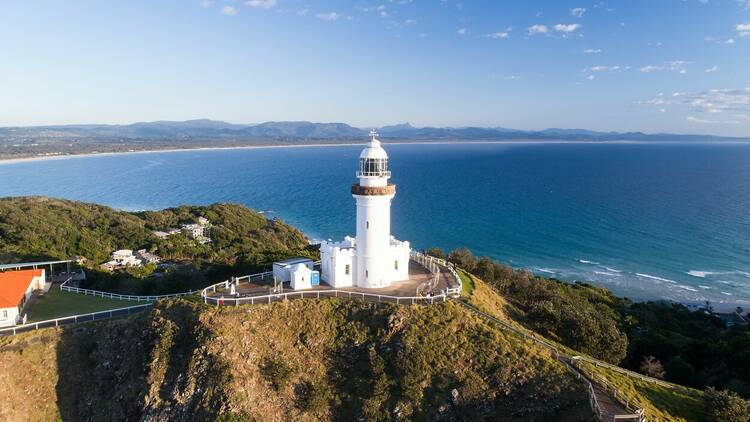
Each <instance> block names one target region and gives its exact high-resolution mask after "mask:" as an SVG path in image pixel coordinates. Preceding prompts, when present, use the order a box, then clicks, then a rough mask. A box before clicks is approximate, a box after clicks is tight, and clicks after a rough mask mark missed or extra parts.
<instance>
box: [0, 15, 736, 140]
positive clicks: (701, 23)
mask: <svg viewBox="0 0 750 422" xmlns="http://www.w3.org/2000/svg"><path fill="white" fill-rule="evenodd" d="M0 57H2V65H1V66H0V125H3V126H8V125H36V124H61V123H129V122H134V121H151V120H186V119H195V118H211V119H217V120H226V121H230V122H236V123H256V122H263V121H269V120H310V121H318V122H329V121H337V122H338V121H341V122H346V123H350V124H353V125H356V126H361V127H370V126H380V125H384V124H393V123H400V122H411V123H412V124H414V125H417V126H426V125H430V126H467V125H478V126H493V127H494V126H503V127H511V128H519V129H543V128H547V127H563V128H588V129H595V130H617V131H635V130H640V131H647V132H677V133H713V134H722V135H740V136H750V0H741V1H738V0H703V1H701V0H649V1H642V0H618V1H615V0H611V1H533V0H525V1H501V0H495V1H490V0H486V1H485V0H471V1H469V0H464V1H455V0H381V1H359V0H353V1H343V0H342V1H302V0H248V1H240V0H237V1H230V0H215V1H201V0H161V1H153V0H150V1H139V0H131V1H94V0H90V1H62V0H49V1H35V0H23V1H16V0H4V1H3V2H1V3H0Z"/></svg>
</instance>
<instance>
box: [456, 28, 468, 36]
mask: <svg viewBox="0 0 750 422" xmlns="http://www.w3.org/2000/svg"><path fill="white" fill-rule="evenodd" d="M468 32H469V31H468V30H467V29H466V28H458V29H457V30H456V34H458V35H466V34H467V33H468Z"/></svg>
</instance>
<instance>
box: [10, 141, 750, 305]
mask: <svg viewBox="0 0 750 422" xmlns="http://www.w3.org/2000/svg"><path fill="white" fill-rule="evenodd" d="M388 144H389V145H420V144H425V145H494V144H499V145H537V144H539V145H545V144H547V145H562V144H571V145H583V144H595V145H607V144H610V145H616V144H620V145H623V144H634V145H646V144H654V145H658V144H661V145H664V144H667V145H675V144H683V145H684V144H687V145H698V144H717V145H721V144H745V143H741V142H653V141H606V142H590V141H564V140H544V141H524V140H516V141H395V142H390V143H388ZM358 145H362V144H361V143H356V142H341V143H310V144H288V145H247V146H230V147H221V146H217V147H197V148H168V149H154V150H138V151H117V152H92V153H83V154H67V155H50V156H35V157H19V158H9V159H0V165H2V164H6V163H7V164H15V163H24V162H38V161H47V160H64V159H74V158H86V157H95V156H102V155H104V156H111V155H122V154H151V153H179V152H202V151H224V150H243V149H244V150H254V149H281V148H328V147H339V146H340V147H352V146H358ZM307 234H308V233H306V235H307ZM308 237H310V236H308ZM527 269H528V270H530V271H533V270H534V268H527ZM547 277H549V276H547ZM553 278H554V277H553ZM565 281H567V282H571V281H572V280H565ZM582 281H584V282H586V283H590V284H592V285H596V286H598V287H602V288H606V289H607V290H609V291H612V289H611V288H610V287H609V286H607V284H606V283H598V282H594V281H592V280H588V279H583V280H582ZM613 293H614V291H613ZM614 294H616V293H614ZM616 295H617V296H619V297H625V295H621V294H616ZM633 300H634V301H635V302H648V301H668V302H671V303H680V304H682V305H684V306H687V307H688V308H690V309H692V310H697V309H699V308H701V307H703V306H704V304H703V303H701V302H696V301H684V300H679V299H677V300H675V299H668V298H659V297H653V298H648V297H645V298H637V299H633ZM711 305H712V306H713V308H714V310H715V312H720V313H725V312H726V313H731V312H733V311H734V309H735V308H736V307H737V306H741V307H743V308H748V307H750V302H748V301H744V302H743V301H732V302H729V301H727V302H713V301H712V303H711Z"/></svg>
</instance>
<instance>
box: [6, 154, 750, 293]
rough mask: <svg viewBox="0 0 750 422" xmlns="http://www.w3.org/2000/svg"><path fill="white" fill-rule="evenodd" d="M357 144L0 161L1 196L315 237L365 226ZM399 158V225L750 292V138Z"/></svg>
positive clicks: (603, 281)
mask: <svg viewBox="0 0 750 422" xmlns="http://www.w3.org/2000/svg"><path fill="white" fill-rule="evenodd" d="M361 148H362V147H361V146H331V147H299V148H259V149H235V150H196V151H181V152H154V153H137V154H120V155H100V156H85V157H75V158H66V159H59V160H44V161H29V162H11V163H4V164H0V196H17V195H47V196H53V197H61V198H68V199H75V200H82V201H89V202H96V203H101V204H106V205H110V206H112V207H115V208H120V209H124V210H147V209H161V208H165V207H172V206H176V205H180V204H210V203H213V202H236V203H241V204H245V205H247V206H249V207H252V208H254V209H256V210H259V211H262V212H264V213H265V214H266V215H267V216H268V217H279V218H281V219H283V220H285V221H287V222H288V223H291V224H293V225H295V226H297V227H299V228H300V229H302V230H303V231H304V232H305V233H307V234H308V235H309V236H310V237H311V238H313V239H328V238H333V239H336V238H341V237H343V236H345V235H348V234H353V233H354V200H353V199H352V197H351V195H350V193H349V189H350V186H351V184H352V183H353V182H355V178H354V171H355V170H356V166H357V156H358V154H359V152H360V150H361ZM386 149H387V150H388V152H389V154H390V157H391V170H392V171H393V179H392V180H393V182H394V183H396V184H397V185H398V188H397V194H396V198H395V200H394V202H393V209H392V216H393V217H392V218H393V231H394V234H395V235H396V236H397V237H399V238H401V239H405V240H409V241H411V242H412V245H413V246H414V247H416V248H427V247H431V246H438V247H442V248H444V249H452V248H456V247H460V246H467V247H469V248H470V249H471V250H472V251H474V252H475V253H476V254H478V255H489V256H491V257H493V258H496V259H499V260H501V261H503V262H506V263H509V264H511V265H513V266H514V267H518V268H528V269H531V270H532V271H534V272H536V273H538V274H544V275H547V276H551V277H557V278H560V279H563V280H585V281H589V282H591V283H593V284H596V285H601V286H605V287H608V288H610V289H611V290H613V291H614V292H615V293H617V294H618V295H622V296H627V297H629V298H633V299H637V300H643V299H671V300H676V301H681V302H685V303H703V302H704V301H706V300H709V301H711V302H712V303H713V304H714V305H715V306H717V307H720V306H721V304H724V306H728V305H729V304H740V305H749V304H750V145H740V144H638V143H635V144H584V143H573V144H554V143H544V144H523V143H513V144H463V145H461V144H429V145H427V144H421V145H420V144H412V145H407V144H403V145H386Z"/></svg>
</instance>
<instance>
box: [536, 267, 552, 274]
mask: <svg viewBox="0 0 750 422" xmlns="http://www.w3.org/2000/svg"><path fill="white" fill-rule="evenodd" d="M536 270H537V271H539V272H540V273H547V274H555V271H553V270H549V269H547V268H536Z"/></svg>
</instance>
